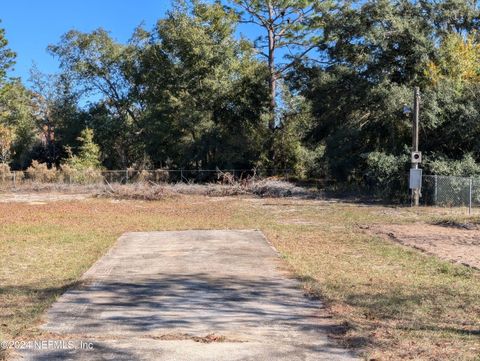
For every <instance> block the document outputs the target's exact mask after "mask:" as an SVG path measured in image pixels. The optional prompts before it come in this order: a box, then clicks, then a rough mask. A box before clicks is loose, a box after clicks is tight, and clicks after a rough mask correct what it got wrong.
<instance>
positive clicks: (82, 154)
mask: <svg viewBox="0 0 480 361" xmlns="http://www.w3.org/2000/svg"><path fill="white" fill-rule="evenodd" d="M78 140H79V142H80V144H81V145H80V147H79V152H78V154H77V155H73V154H72V153H71V150H69V151H68V153H69V154H70V157H69V158H68V159H67V163H66V164H67V165H69V166H70V167H72V168H73V169H75V170H85V169H100V168H101V162H100V147H99V146H98V145H97V144H95V142H94V140H93V130H92V129H89V128H86V129H84V130H83V131H82V133H81V135H80V137H79V138H78Z"/></svg>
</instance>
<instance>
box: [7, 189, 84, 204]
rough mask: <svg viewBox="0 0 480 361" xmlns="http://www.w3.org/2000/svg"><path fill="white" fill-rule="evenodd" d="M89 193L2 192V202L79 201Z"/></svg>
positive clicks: (43, 202)
mask: <svg viewBox="0 0 480 361" xmlns="http://www.w3.org/2000/svg"><path fill="white" fill-rule="evenodd" d="M88 196H89V195H88V194H65V193H55V192H48V193H30V192H28V193H0V203H28V204H31V205H41V204H45V203H49V202H56V201H78V200H82V199H86V198H87V197H88Z"/></svg>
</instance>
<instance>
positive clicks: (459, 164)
mask: <svg viewBox="0 0 480 361" xmlns="http://www.w3.org/2000/svg"><path fill="white" fill-rule="evenodd" d="M429 158H430V157H429ZM431 158H433V160H431V161H428V162H427V164H426V166H427V167H428V169H429V171H430V173H431V174H438V175H446V176H460V177H471V176H479V175H480V164H479V163H478V162H477V161H476V160H475V158H474V157H473V156H472V154H465V155H464V157H463V158H462V159H459V160H455V159H446V158H444V157H441V156H440V157H439V156H436V157H431Z"/></svg>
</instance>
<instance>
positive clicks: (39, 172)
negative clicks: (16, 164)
mask: <svg viewBox="0 0 480 361" xmlns="http://www.w3.org/2000/svg"><path fill="white" fill-rule="evenodd" d="M27 174H28V177H29V178H30V179H31V180H33V181H34V182H41V183H47V182H54V181H56V180H57V175H58V174H57V170H56V169H55V168H51V169H49V168H48V166H47V165H46V164H45V163H39V162H38V161H36V160H34V161H32V165H31V166H30V167H28V168H27Z"/></svg>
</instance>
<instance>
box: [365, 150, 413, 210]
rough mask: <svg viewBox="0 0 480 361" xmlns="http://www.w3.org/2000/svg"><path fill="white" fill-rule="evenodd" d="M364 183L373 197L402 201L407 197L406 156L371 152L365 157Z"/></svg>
mask: <svg viewBox="0 0 480 361" xmlns="http://www.w3.org/2000/svg"><path fill="white" fill-rule="evenodd" d="M366 164H367V171H366V174H365V176H366V183H367V187H368V188H369V189H370V190H371V191H373V193H374V194H375V195H378V196H381V197H387V198H389V199H392V200H397V201H402V200H403V199H404V198H405V197H407V196H408V192H407V173H406V169H407V164H408V157H407V156H406V155H400V156H395V155H393V154H387V153H383V152H371V153H369V154H368V155H367V156H366Z"/></svg>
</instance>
